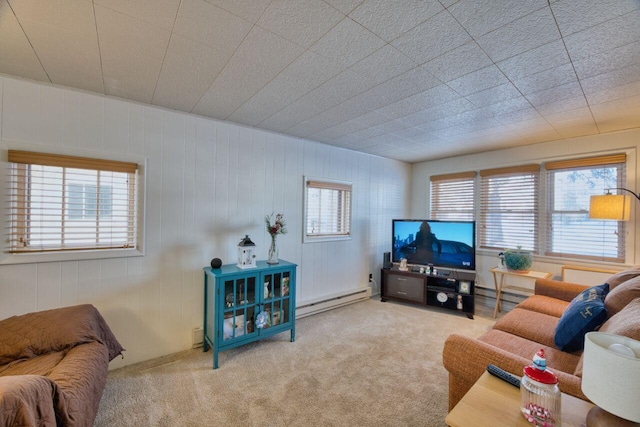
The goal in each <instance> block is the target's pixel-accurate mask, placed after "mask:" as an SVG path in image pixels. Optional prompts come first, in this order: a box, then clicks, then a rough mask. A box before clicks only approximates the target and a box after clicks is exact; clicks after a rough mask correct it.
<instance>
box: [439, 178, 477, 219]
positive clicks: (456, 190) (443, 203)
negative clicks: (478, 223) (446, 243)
mask: <svg viewBox="0 0 640 427" xmlns="http://www.w3.org/2000/svg"><path fill="white" fill-rule="evenodd" d="M475 177H476V173H475V172H462V173H455V174H447V175H434V176H431V178H430V181H431V191H430V202H429V206H430V210H431V213H430V215H431V218H432V219H447V220H455V221H471V220H473V219H474V194H475Z"/></svg>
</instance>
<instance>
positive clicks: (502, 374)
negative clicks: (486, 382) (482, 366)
mask: <svg viewBox="0 0 640 427" xmlns="http://www.w3.org/2000/svg"><path fill="white" fill-rule="evenodd" d="M487 372H489V373H490V374H491V375H495V376H496V377H498V378H500V379H501V380H503V381H506V382H508V383H509V384H511V385H512V386H515V387H518V388H520V378H518V377H516V376H515V375H513V374H510V373H509V372H507V371H505V370H504V369H500V368H498V367H497V366H496V365H489V366H487Z"/></svg>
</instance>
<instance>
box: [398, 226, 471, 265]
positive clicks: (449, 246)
mask: <svg viewBox="0 0 640 427" xmlns="http://www.w3.org/2000/svg"><path fill="white" fill-rule="evenodd" d="M392 232H393V250H392V261H393V262H400V260H401V259H402V258H406V259H407V263H408V264H417V265H429V264H433V265H434V266H436V267H444V268H451V269H462V270H475V269H476V223H475V221H443V220H431V219H429V220H426V219H394V220H393V224H392Z"/></svg>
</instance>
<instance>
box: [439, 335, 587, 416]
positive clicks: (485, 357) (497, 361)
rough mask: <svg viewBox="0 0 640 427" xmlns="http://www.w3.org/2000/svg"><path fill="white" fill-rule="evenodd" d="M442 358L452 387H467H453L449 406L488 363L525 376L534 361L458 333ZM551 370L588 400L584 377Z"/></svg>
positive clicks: (450, 339)
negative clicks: (584, 388) (525, 368)
mask: <svg viewBox="0 0 640 427" xmlns="http://www.w3.org/2000/svg"><path fill="white" fill-rule="evenodd" d="M442 359H443V363H444V367H445V369H446V370H447V371H449V376H450V381H449V384H450V387H451V384H457V385H459V386H461V387H464V388H466V389H465V390H452V389H451V388H450V389H449V408H453V406H455V404H456V403H458V402H457V400H455V399H458V400H459V398H461V397H462V396H463V395H464V394H465V393H466V392H467V391H468V390H469V388H471V386H472V385H473V384H474V383H475V382H476V381H477V380H478V378H480V376H481V375H482V374H483V373H484V371H485V370H486V369H487V365H496V366H498V367H499V368H502V369H504V370H505V371H507V372H510V373H512V374H513V375H516V376H518V377H521V376H522V370H523V368H524V367H525V366H527V365H530V364H531V360H530V359H526V358H524V357H521V356H518V355H516V354H513V353H510V352H508V351H505V350H503V349H501V348H499V347H495V346H493V345H491V344H487V343H485V342H483V341H479V340H477V339H474V338H469V337H466V336H463V335H458V334H452V335H449V337H448V338H447V340H446V341H445V343H444V350H443V351H442ZM551 370H552V371H553V373H554V374H556V376H557V377H558V383H559V384H558V385H559V387H560V390H561V391H562V392H563V393H566V394H570V395H572V396H575V397H578V398H579V399H583V400H588V399H587V397H586V396H585V395H584V394H583V393H582V390H581V388H580V386H581V384H582V380H581V378H579V377H577V376H575V375H573V373H571V374H569V373H566V372H561V371H555V370H553V368H552V369H551ZM452 378H455V381H451V379H452ZM452 399H454V400H455V401H452Z"/></svg>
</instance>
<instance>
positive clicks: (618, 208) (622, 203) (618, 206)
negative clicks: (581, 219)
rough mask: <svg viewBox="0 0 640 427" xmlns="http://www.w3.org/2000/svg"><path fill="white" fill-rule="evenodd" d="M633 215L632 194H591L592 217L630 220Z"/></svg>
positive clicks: (590, 210)
mask: <svg viewBox="0 0 640 427" xmlns="http://www.w3.org/2000/svg"><path fill="white" fill-rule="evenodd" d="M630 217H631V196H627V195H622V194H605V195H602V196H591V200H590V201H589V218H590V219H610V220H615V221H628V220H629V218H630Z"/></svg>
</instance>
